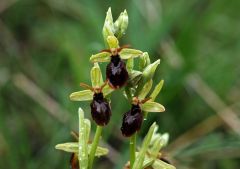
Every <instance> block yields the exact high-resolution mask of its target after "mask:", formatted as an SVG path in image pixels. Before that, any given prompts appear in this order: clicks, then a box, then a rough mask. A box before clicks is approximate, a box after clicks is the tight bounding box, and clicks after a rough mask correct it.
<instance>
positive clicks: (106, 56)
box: [90, 52, 111, 62]
mask: <svg viewBox="0 0 240 169" xmlns="http://www.w3.org/2000/svg"><path fill="white" fill-rule="evenodd" d="M110 56H111V53H109V52H100V53H98V54H95V55H92V56H91V57H90V62H109V61H110V60H111V57H110Z"/></svg>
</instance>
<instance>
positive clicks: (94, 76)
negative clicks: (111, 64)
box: [91, 63, 103, 87]
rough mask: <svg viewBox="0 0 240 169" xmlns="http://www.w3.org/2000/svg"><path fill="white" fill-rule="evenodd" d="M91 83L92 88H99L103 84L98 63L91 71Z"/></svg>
mask: <svg viewBox="0 0 240 169" xmlns="http://www.w3.org/2000/svg"><path fill="white" fill-rule="evenodd" d="M91 81H92V86H93V87H100V85H102V84H103V78H102V72H101V69H100V67H99V65H98V63H94V66H93V68H92V69H91Z"/></svg>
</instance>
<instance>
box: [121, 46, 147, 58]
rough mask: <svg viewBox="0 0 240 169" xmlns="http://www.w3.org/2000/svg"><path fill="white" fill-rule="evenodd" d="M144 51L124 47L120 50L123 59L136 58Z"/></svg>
mask: <svg viewBox="0 0 240 169" xmlns="http://www.w3.org/2000/svg"><path fill="white" fill-rule="evenodd" d="M142 53H143V52H142V51H140V50H136V49H129V48H124V49H122V50H121V52H119V55H120V57H121V59H130V58H136V57H139V56H141V55H142Z"/></svg>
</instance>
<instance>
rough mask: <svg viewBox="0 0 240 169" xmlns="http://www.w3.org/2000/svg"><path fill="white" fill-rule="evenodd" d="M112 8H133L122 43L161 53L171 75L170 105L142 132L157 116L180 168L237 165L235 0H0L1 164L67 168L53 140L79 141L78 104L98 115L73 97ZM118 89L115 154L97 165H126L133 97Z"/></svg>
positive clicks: (162, 75) (164, 96)
mask: <svg viewBox="0 0 240 169" xmlns="http://www.w3.org/2000/svg"><path fill="white" fill-rule="evenodd" d="M109 6H111V7H112V13H113V16H114V18H115V19H116V18H117V17H118V15H119V13H120V12H121V11H123V10H124V9H127V11H128V14H129V27H128V30H127V34H126V35H125V36H124V37H123V38H122V40H121V44H130V45H131V46H132V47H133V48H136V49H140V50H142V51H148V52H149V54H150V57H151V59H152V61H154V60H156V59H158V58H160V59H161V64H160V66H159V68H158V70H157V74H156V76H155V83H157V82H158V81H159V80H161V79H164V80H165V84H164V88H163V90H162V92H161V94H160V96H159V97H158V99H157V100H158V101H159V102H160V103H162V104H163V105H164V106H165V107H166V112H165V113H162V114H154V113H153V114H150V115H149V118H148V120H147V121H146V122H145V123H144V125H143V129H142V131H141V132H140V136H141V137H143V136H144V133H146V131H147V129H148V127H149V126H150V124H151V123H152V122H153V121H157V122H158V124H159V125H160V132H169V134H170V143H169V146H168V147H167V148H166V149H165V150H164V151H165V153H166V155H167V158H169V159H170V160H171V161H172V162H173V164H175V165H176V166H177V168H178V169H239V166H240V137H239V135H240V127H239V126H240V125H239V124H240V119H239V115H240V112H239V110H240V101H239V100H240V87H239V86H240V66H239V63H240V22H239V19H240V18H239V7H240V1H238V0H233V1H228V0H221V1H220V0H174V1H173V0H133V1H127V0H116V1H110V0H107V1H92V0H81V1H80V0H70V1H67V0H0V168H1V169H6V168H8V169H19V168H25V169H40V168H41V169H51V168H56V169H65V168H69V157H70V154H67V153H64V152H60V151H57V150H55V149H54V146H55V145H56V144H57V143H62V142H67V141H73V139H72V137H71V136H70V134H69V133H70V131H71V130H75V131H77V124H78V119H77V109H78V107H79V106H81V107H82V108H83V109H84V110H85V112H86V116H87V117H89V118H91V117H90V109H89V103H86V102H85V103H82V102H81V103H80V102H71V101H70V100H69V99H68V96H69V94H70V93H71V92H73V91H77V90H80V89H81V88H80V87H79V83H80V82H85V83H90V78H89V71H90V69H91V64H90V63H89V57H90V56H91V54H93V53H97V52H98V51H100V50H102V49H104V48H105V47H104V43H103V39H102V26H103V22H104V19H105V14H106V11H107V9H108V7H109ZM101 67H102V70H103V69H104V65H101ZM119 94H120V91H117V92H116V93H114V94H113V96H112V100H113V101H112V109H113V115H112V118H111V122H110V124H109V125H108V126H107V127H106V128H105V129H104V133H103V138H104V139H103V140H105V142H102V143H101V144H104V145H105V146H107V147H109V148H110V151H111V153H110V154H109V155H108V156H107V157H106V158H101V159H100V160H98V161H96V162H97V163H98V164H97V165H95V168H99V169H101V168H114V169H121V168H122V167H123V165H124V163H125V162H126V161H127V159H128V140H127V139H125V138H123V137H122V136H121V133H120V130H119V128H120V125H121V120H120V119H121V118H122V114H123V113H124V112H126V111H127V110H128V109H129V104H128V103H127V101H126V100H125V99H124V97H123V96H121V97H120V96H119ZM139 140H140V139H139Z"/></svg>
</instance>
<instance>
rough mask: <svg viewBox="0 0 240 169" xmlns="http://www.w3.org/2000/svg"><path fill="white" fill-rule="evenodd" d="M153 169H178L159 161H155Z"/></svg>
mask: <svg viewBox="0 0 240 169" xmlns="http://www.w3.org/2000/svg"><path fill="white" fill-rule="evenodd" d="M152 168H153V169H176V167H174V166H173V165H171V164H168V163H166V162H164V161H162V160H159V159H156V160H155V161H154V163H153V164H152Z"/></svg>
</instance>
